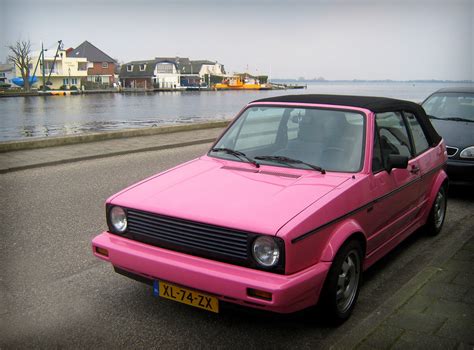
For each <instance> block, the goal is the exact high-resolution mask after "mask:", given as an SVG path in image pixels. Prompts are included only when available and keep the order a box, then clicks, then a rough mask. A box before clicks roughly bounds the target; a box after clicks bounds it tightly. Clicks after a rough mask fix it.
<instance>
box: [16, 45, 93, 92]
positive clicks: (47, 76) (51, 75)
mask: <svg viewBox="0 0 474 350" xmlns="http://www.w3.org/2000/svg"><path fill="white" fill-rule="evenodd" d="M31 56H32V57H31V62H32V64H31V73H30V74H31V76H33V73H34V69H35V67H37V70H36V74H35V75H36V77H37V78H38V81H37V82H36V83H34V84H33V86H32V87H33V88H40V87H41V86H42V85H43V80H44V81H45V82H46V85H47V86H48V87H49V88H51V89H59V88H61V87H63V88H66V89H70V88H71V87H72V86H75V87H76V88H81V86H82V83H81V80H82V79H83V78H86V77H87V58H85V57H77V58H76V57H67V55H66V51H65V50H58V51H57V55H56V50H55V49H54V50H47V51H46V50H45V51H44V69H43V66H42V62H41V59H40V57H41V52H34V53H33V54H32V55H31ZM55 56H56V57H55ZM38 61H40V62H39V64H38ZM15 68H16V70H15V75H16V76H17V77H20V76H21V73H20V70H19V69H18V67H15ZM43 70H44V77H43ZM43 78H44V79H43Z"/></svg>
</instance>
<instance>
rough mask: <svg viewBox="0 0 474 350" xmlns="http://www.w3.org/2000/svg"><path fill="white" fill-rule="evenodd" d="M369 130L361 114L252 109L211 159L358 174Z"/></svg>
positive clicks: (277, 108) (303, 109)
mask: <svg viewBox="0 0 474 350" xmlns="http://www.w3.org/2000/svg"><path fill="white" fill-rule="evenodd" d="M364 126H365V118H364V116H363V114H362V113H359V112H355V111H341V110H335V109H319V108H294V107H275V106H271V107H269V106H252V107H250V108H247V109H246V110H245V111H244V112H243V113H242V114H241V115H240V117H239V118H238V119H237V120H236V121H235V122H234V123H233V124H232V126H231V127H230V128H229V129H228V130H227V132H226V133H225V134H224V135H223V136H222V137H221V138H220V139H219V141H218V142H217V143H216V144H215V145H214V147H213V149H212V150H211V151H209V156H212V157H218V158H225V159H230V160H234V161H241V162H251V161H256V162H257V166H259V165H260V164H265V165H275V166H283V167H289V168H301V169H309V170H317V171H320V172H323V173H324V171H337V172H357V171H360V169H361V167H362V155H363V140H364V130H365V127H364ZM229 150H230V151H229ZM235 151H237V152H238V153H235Z"/></svg>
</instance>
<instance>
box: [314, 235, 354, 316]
mask: <svg viewBox="0 0 474 350" xmlns="http://www.w3.org/2000/svg"><path fill="white" fill-rule="evenodd" d="M362 259H363V250H362V247H361V244H360V243H359V242H358V241H357V240H351V241H348V242H347V243H345V244H344V245H343V246H342V247H341V249H340V250H339V252H338V253H337V255H336V257H335V259H334V261H333V263H332V265H331V268H330V269H329V272H328V276H327V277H326V282H325V284H324V288H323V291H322V295H321V299H320V302H319V306H320V308H321V309H322V311H323V312H324V316H325V319H326V320H327V321H328V323H329V324H333V325H338V324H341V323H342V322H344V321H345V320H347V319H348V318H349V316H350V315H351V313H352V310H353V309H354V305H355V303H356V300H357V297H358V295H359V290H360V285H361V282H362Z"/></svg>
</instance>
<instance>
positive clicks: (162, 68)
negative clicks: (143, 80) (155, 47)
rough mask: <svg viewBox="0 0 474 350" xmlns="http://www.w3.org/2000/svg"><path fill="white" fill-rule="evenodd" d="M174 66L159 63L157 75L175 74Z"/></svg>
mask: <svg viewBox="0 0 474 350" xmlns="http://www.w3.org/2000/svg"><path fill="white" fill-rule="evenodd" d="M173 66H174V65H173V64H172V63H158V64H157V65H156V71H157V73H168V74H172V73H173Z"/></svg>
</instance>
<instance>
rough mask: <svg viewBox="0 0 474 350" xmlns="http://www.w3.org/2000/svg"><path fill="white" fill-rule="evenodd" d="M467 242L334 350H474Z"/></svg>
mask: <svg viewBox="0 0 474 350" xmlns="http://www.w3.org/2000/svg"><path fill="white" fill-rule="evenodd" d="M473 218H474V216H471V218H470V219H473ZM443 233H445V232H442V233H441V234H443ZM463 237H464V239H463V240H462V241H461V242H455V244H454V246H450V247H447V248H446V249H445V250H444V251H443V253H442V254H440V255H439V256H437V257H435V258H434V259H433V261H432V263H431V264H430V266H428V267H427V268H425V269H424V270H422V271H421V272H420V273H419V274H418V275H416V276H415V277H413V278H412V279H411V280H410V281H409V282H408V283H407V284H406V285H404V286H398V287H399V288H400V289H399V291H398V292H397V293H396V294H395V295H394V297H393V298H391V299H389V300H387V301H386V303H385V304H384V305H382V306H381V307H380V308H379V309H378V310H375V311H374V312H373V313H372V314H371V315H370V316H369V317H368V318H367V319H366V320H364V321H363V322H362V323H361V324H360V325H359V326H358V327H357V329H355V330H354V332H352V334H348V335H347V336H345V337H344V338H343V339H342V340H340V341H339V342H338V343H337V344H336V345H335V346H333V348H334V349H430V350H431V349H471V350H472V349H474V293H473V287H474V269H473V266H474V233H473V232H467V231H466V232H465V233H464V235H463ZM466 240H467V241H466ZM394 288H397V286H394Z"/></svg>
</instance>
